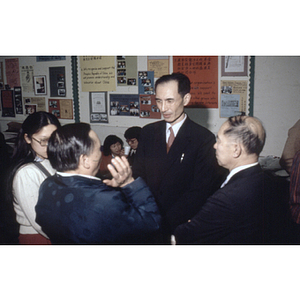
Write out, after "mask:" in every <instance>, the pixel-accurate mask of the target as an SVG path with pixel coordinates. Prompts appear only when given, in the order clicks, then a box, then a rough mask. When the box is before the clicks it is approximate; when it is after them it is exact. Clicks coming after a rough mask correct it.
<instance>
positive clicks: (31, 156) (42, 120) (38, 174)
mask: <svg viewBox="0 0 300 300" xmlns="http://www.w3.org/2000/svg"><path fill="white" fill-rule="evenodd" d="M59 127H60V123H59V121H58V119H57V118H56V117H55V116H54V115H52V114H50V113H48V112H44V111H39V112H35V113H33V114H31V115H29V116H28V117H27V118H26V119H25V121H24V122H23V124H22V127H21V129H20V131H19V133H18V136H17V141H16V143H15V147H14V152H13V155H12V163H11V168H10V172H9V177H8V183H7V189H8V190H7V195H8V199H9V200H10V201H12V202H13V205H14V209H15V212H16V219H17V222H18V223H19V224H20V231H19V232H20V235H19V243H20V244H50V241H49V239H48V237H47V235H46V234H45V233H44V232H43V231H42V230H41V227H40V226H39V225H38V224H37V223H36V222H35V216H36V215H35V210H34V207H35V205H36V203H37V200H38V192H39V188H40V185H41V183H42V182H43V181H44V180H45V178H46V177H47V176H50V175H52V174H54V173H55V170H54V169H53V168H52V167H51V165H50V162H49V160H48V159H47V144H48V139H49V137H50V135H51V133H52V132H53V131H54V130H56V129H57V128H59Z"/></svg>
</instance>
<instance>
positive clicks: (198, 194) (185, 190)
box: [133, 118, 220, 233]
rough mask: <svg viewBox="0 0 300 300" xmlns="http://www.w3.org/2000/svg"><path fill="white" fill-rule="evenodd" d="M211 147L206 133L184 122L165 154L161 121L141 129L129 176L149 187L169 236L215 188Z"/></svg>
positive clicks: (215, 179) (213, 138)
mask: <svg viewBox="0 0 300 300" xmlns="http://www.w3.org/2000/svg"><path fill="white" fill-rule="evenodd" d="M214 143H215V137H214V135H213V134H212V133H211V132H210V131H209V130H207V129H206V128H204V127H202V126H200V125H198V124H196V123H195V122H193V121H191V120H190V119H189V118H187V119H186V120H185V122H184V123H183V124H182V126H181V128H180V130H179V131H178V134H177V136H176V138H175V140H174V143H173V145H172V147H171V149H170V151H169V153H168V154H167V148H166V123H165V121H159V122H155V123H152V124H148V125H146V126H145V127H143V129H142V131H141V135H140V139H139V146H138V148H137V153H136V156H135V160H134V164H133V176H134V177H135V178H137V177H138V176H140V177H142V178H143V179H144V180H145V181H146V183H147V185H148V186H149V187H150V189H151V191H152V193H153V194H154V197H155V199H156V201H157V203H158V206H159V208H160V211H161V214H162V217H163V218H164V222H166V224H167V225H166V226H167V227H168V229H167V231H169V233H171V232H172V231H173V229H175V227H176V226H177V225H179V224H182V223H184V222H186V221H187V220H188V219H190V218H192V217H193V216H194V215H195V214H196V213H197V212H198V211H199V209H200V208H201V207H202V205H203V204H204V202H205V201H206V199H207V198H208V197H209V196H210V195H211V194H212V193H213V192H214V191H215V190H216V189H217V188H218V187H219V184H220V180H218V175H219V174H218V173H217V172H218V170H220V169H219V167H218V164H217V161H216V158H215V150H214V148H213V145H214Z"/></svg>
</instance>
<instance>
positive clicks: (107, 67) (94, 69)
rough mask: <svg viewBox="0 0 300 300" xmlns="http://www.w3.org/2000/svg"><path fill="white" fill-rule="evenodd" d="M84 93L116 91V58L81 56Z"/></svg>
mask: <svg viewBox="0 0 300 300" xmlns="http://www.w3.org/2000/svg"><path fill="white" fill-rule="evenodd" d="M80 71H81V86H82V91H83V92H102V91H103V92H104V91H115V90H116V79H115V57H114V56H80Z"/></svg>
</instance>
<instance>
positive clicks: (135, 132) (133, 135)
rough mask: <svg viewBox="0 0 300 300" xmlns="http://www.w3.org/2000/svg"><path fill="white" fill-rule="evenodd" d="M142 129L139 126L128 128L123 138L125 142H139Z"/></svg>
mask: <svg viewBox="0 0 300 300" xmlns="http://www.w3.org/2000/svg"><path fill="white" fill-rule="evenodd" d="M141 130H142V128H141V127H139V126H132V127H129V128H128V129H127V130H126V131H125V133H124V137H125V139H126V140H131V139H137V140H139V138H140V134H141Z"/></svg>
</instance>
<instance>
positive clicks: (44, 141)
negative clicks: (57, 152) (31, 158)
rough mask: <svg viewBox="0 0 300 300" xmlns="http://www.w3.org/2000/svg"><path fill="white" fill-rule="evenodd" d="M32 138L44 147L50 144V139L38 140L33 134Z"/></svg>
mask: <svg viewBox="0 0 300 300" xmlns="http://www.w3.org/2000/svg"><path fill="white" fill-rule="evenodd" d="M32 139H33V140H35V141H36V142H38V143H39V144H40V145H41V146H42V147H45V146H48V141H49V139H44V140H40V141H39V140H37V139H35V138H34V137H33V136H32Z"/></svg>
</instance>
